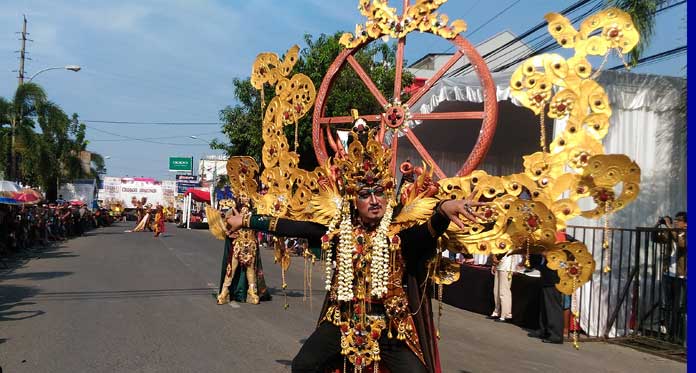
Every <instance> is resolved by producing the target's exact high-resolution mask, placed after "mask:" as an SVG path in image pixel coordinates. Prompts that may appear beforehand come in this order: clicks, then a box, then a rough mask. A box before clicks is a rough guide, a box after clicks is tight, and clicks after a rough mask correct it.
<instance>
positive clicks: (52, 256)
mask: <svg viewBox="0 0 696 373" xmlns="http://www.w3.org/2000/svg"><path fill="white" fill-rule="evenodd" d="M78 256H79V255H77V254H73V253H72V251H69V252H60V253H45V254H44V253H39V254H38V255H37V256H36V257H37V259H62V258H76V257H78Z"/></svg>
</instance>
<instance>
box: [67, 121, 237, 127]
mask: <svg viewBox="0 0 696 373" xmlns="http://www.w3.org/2000/svg"><path fill="white" fill-rule="evenodd" d="M80 122H86V123H93V124H142V125H163V126H221V125H223V124H224V123H222V122H137V121H121V120H96V119H81V120H80Z"/></svg>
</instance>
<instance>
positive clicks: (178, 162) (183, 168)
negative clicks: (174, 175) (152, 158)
mask: <svg viewBox="0 0 696 373" xmlns="http://www.w3.org/2000/svg"><path fill="white" fill-rule="evenodd" d="M169 171H171V172H188V173H193V158H191V157H169Z"/></svg>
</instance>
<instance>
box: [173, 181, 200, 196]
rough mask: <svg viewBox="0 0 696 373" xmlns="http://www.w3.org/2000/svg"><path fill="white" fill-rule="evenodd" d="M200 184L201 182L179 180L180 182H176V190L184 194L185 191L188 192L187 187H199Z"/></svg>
mask: <svg viewBox="0 0 696 373" xmlns="http://www.w3.org/2000/svg"><path fill="white" fill-rule="evenodd" d="M200 186H201V183H187V182H179V183H176V192H177V193H179V194H184V193H186V189H188V188H198V187H200Z"/></svg>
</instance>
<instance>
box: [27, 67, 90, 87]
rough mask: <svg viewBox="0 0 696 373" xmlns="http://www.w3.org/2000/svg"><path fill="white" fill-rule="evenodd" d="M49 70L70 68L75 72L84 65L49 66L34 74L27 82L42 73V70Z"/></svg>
mask: <svg viewBox="0 0 696 373" xmlns="http://www.w3.org/2000/svg"><path fill="white" fill-rule="evenodd" d="M49 70H70V71H74V72H78V71H80V70H82V67H80V66H78V65H65V66H56V67H49V68H45V69H43V70H39V71H37V72H36V73H35V74H34V75H32V76H31V77H30V78H29V79H27V83H29V82H31V80H32V79H34V78H35V77H36V76H37V75H39V74H41V73H42V72H45V71H49Z"/></svg>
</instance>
